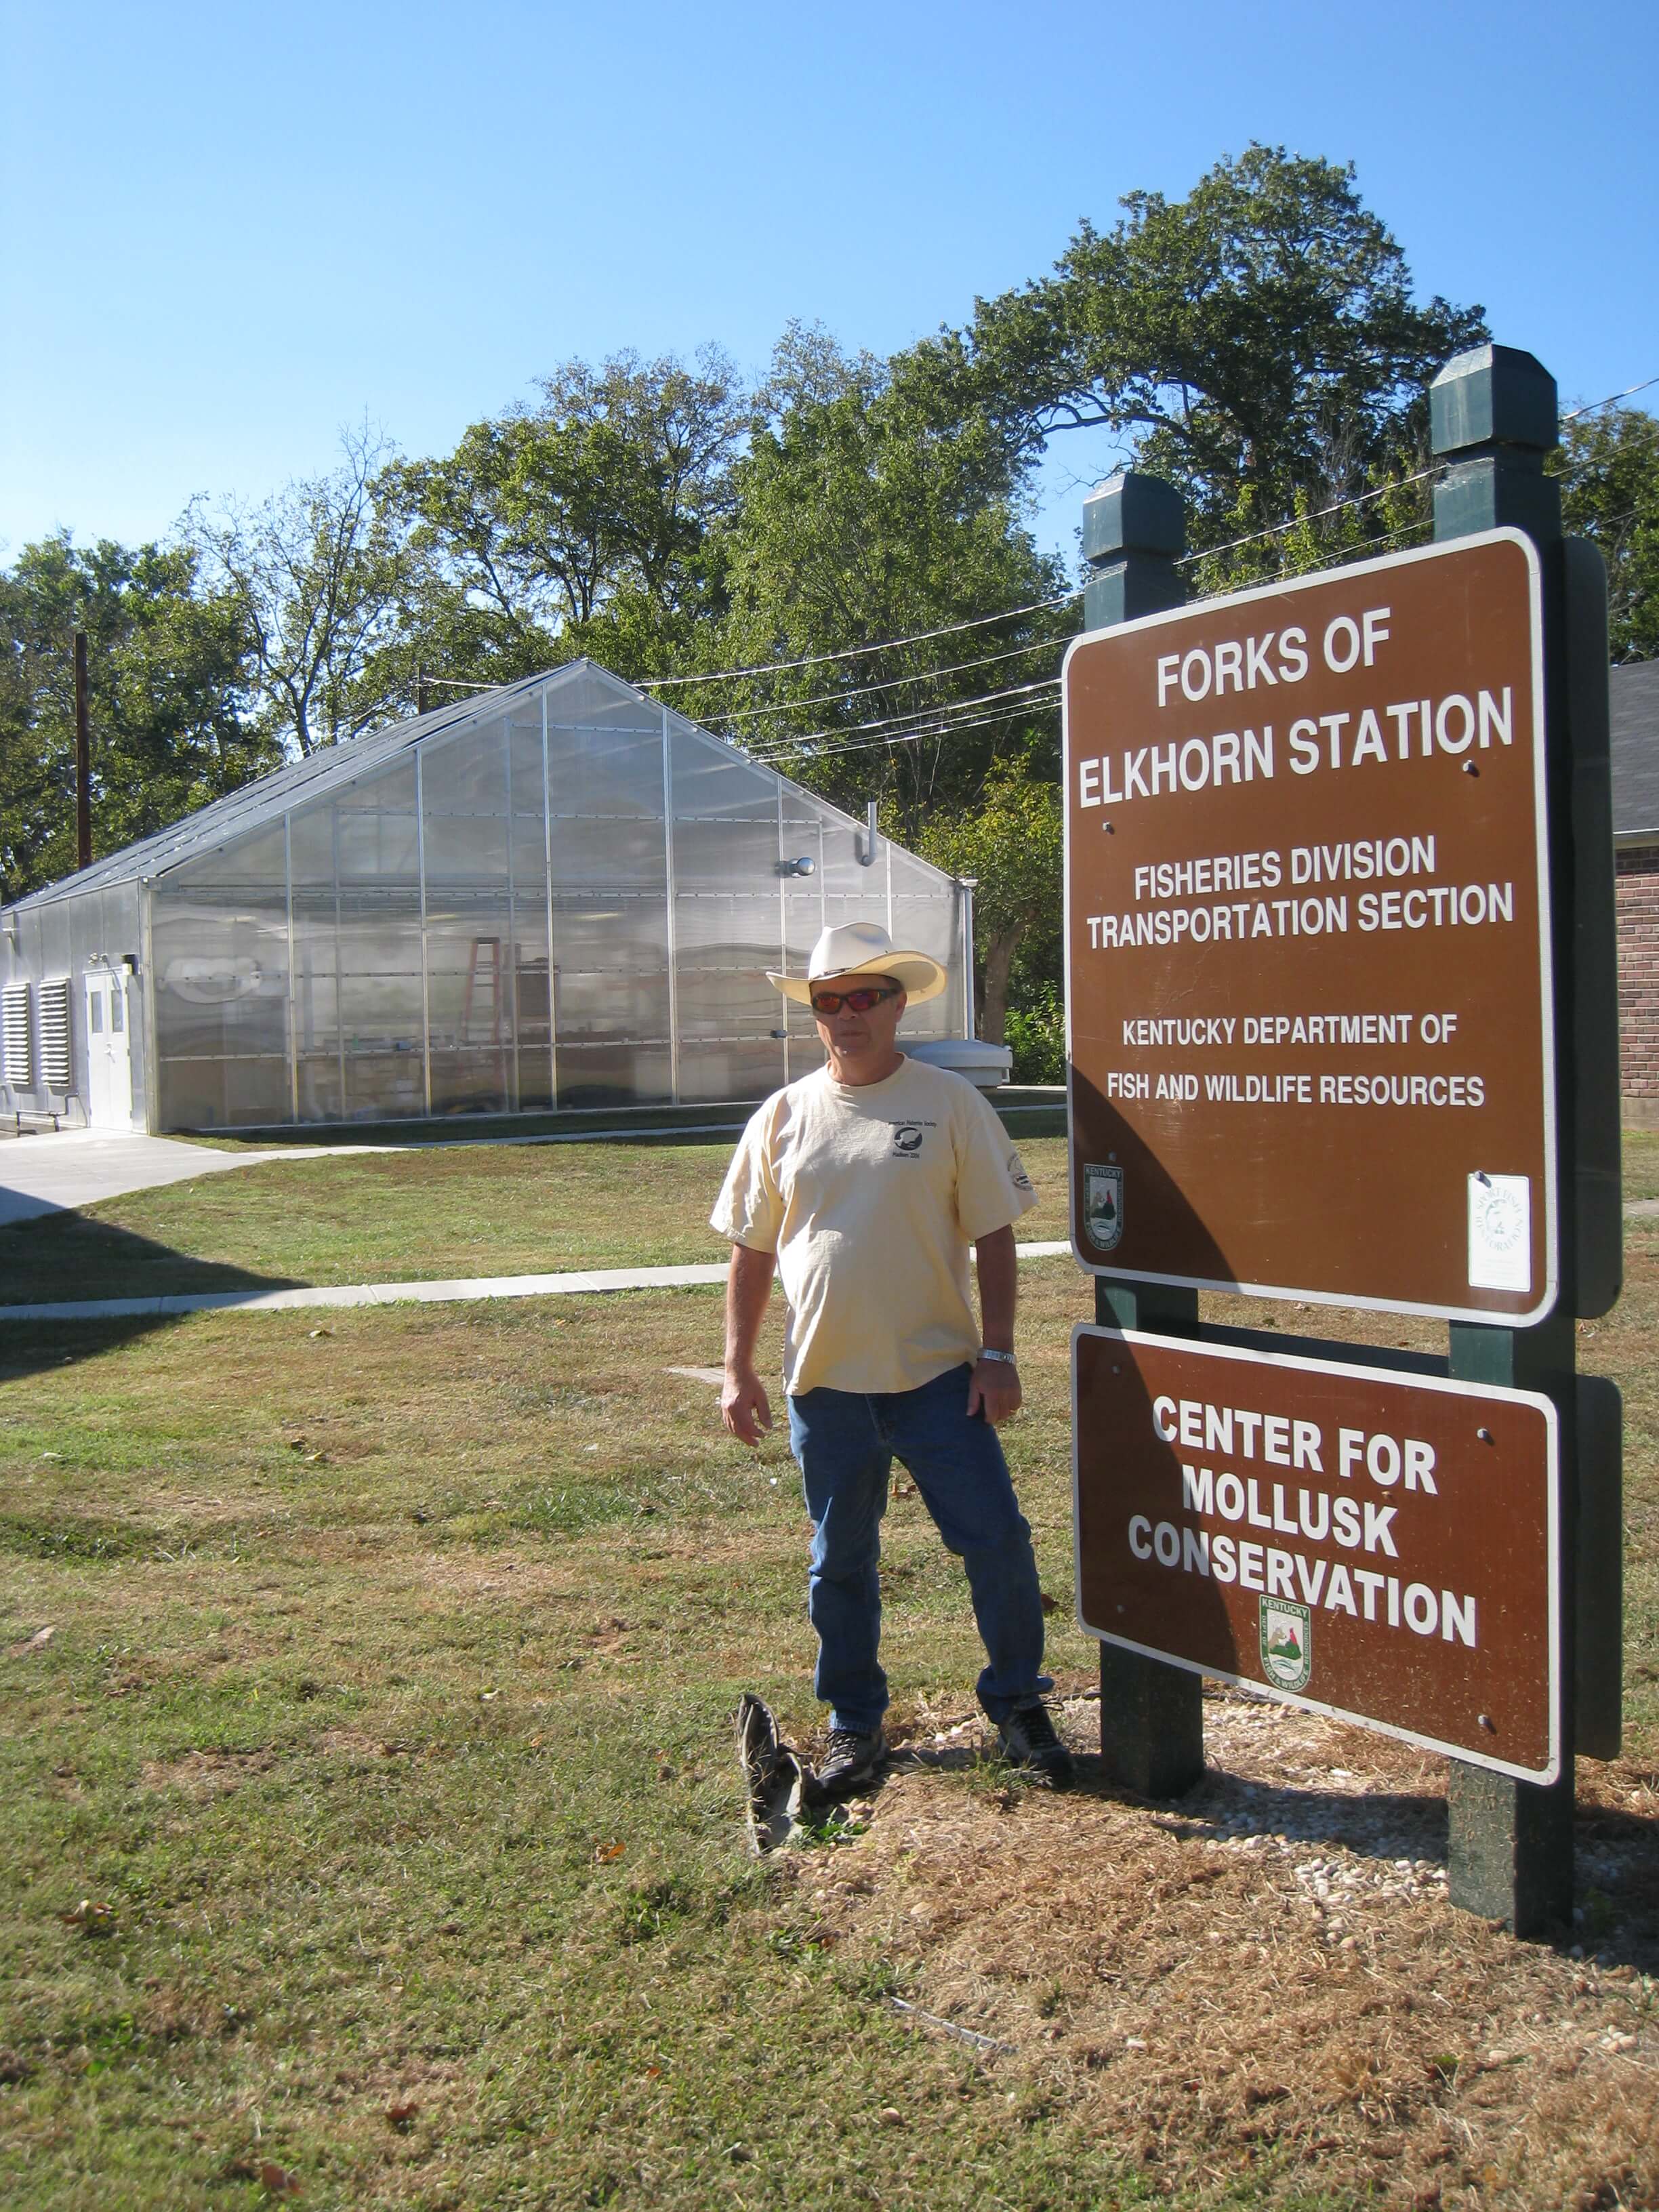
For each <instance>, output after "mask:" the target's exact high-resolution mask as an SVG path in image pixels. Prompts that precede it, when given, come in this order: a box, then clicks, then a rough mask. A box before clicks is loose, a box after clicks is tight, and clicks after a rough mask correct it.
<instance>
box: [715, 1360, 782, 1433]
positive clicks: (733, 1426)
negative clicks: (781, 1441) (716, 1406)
mask: <svg viewBox="0 0 1659 2212" xmlns="http://www.w3.org/2000/svg"><path fill="white" fill-rule="evenodd" d="M720 1419H721V1420H723V1421H724V1422H725V1424H726V1427H727V1428H728V1429H729V1430H730V1431H731V1432H732V1435H733V1436H734V1437H736V1438H737V1439H738V1443H744V1444H757V1443H759V1442H760V1440H761V1438H762V1437H763V1436H765V1435H766V1434H767V1432H768V1431H769V1429H770V1428H771V1426H772V1404H771V1401H770V1400H769V1398H768V1396H767V1395H766V1385H765V1384H764V1383H763V1382H762V1381H761V1379H760V1376H758V1375H757V1374H756V1372H755V1370H754V1369H753V1368H752V1367H740V1368H732V1367H728V1368H727V1369H726V1382H725V1384H724V1386H723V1387H722V1389H721V1391H720Z"/></svg>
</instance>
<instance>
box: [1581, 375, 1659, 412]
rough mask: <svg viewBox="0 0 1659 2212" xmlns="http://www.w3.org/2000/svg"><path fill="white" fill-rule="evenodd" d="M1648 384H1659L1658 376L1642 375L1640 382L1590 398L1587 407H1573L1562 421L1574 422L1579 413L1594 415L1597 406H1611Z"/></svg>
mask: <svg viewBox="0 0 1659 2212" xmlns="http://www.w3.org/2000/svg"><path fill="white" fill-rule="evenodd" d="M1650 384H1659V376H1647V377H1644V378H1643V380H1642V381H1641V383H1640V384H1627V385H1626V386H1625V388H1624V390H1623V391H1622V392H1608V394H1607V398H1605V399H1592V400H1591V401H1590V403H1589V406H1588V407H1575V408H1574V409H1573V410H1572V412H1571V415H1564V416H1562V417H1561V420H1562V421H1563V422H1577V420H1578V417H1579V416H1581V415H1594V414H1595V411H1596V410H1597V409H1598V408H1601V407H1612V406H1613V405H1615V404H1617V402H1618V401H1620V399H1628V398H1631V397H1632V394H1634V393H1636V392H1645V391H1646V390H1647V388H1648V386H1650Z"/></svg>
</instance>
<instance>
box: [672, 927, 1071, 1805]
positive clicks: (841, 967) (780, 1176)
mask: <svg viewBox="0 0 1659 2212" xmlns="http://www.w3.org/2000/svg"><path fill="white" fill-rule="evenodd" d="M769 981H772V982H773V983H775V985H776V986H777V987H778V989H779V990H781V992H782V993H783V994H784V995H785V997H786V998H789V999H792V1000H795V1001H796V1002H797V1003H798V1004H805V1005H810V1006H811V1009H812V1012H813V1014H814V1015H815V1017H816V1018H817V1027H818V1036H819V1037H820V1039H821V1040H822V1042H823V1048H824V1051H825V1053H826V1054H827V1055H828V1061H827V1065H826V1066H823V1068H820V1069H817V1070H816V1071H815V1072H814V1073H812V1074H811V1075H808V1076H805V1077H803V1078H802V1079H801V1080H800V1081H799V1082H798V1083H792V1084H790V1085H788V1086H787V1089H785V1090H782V1091H777V1092H775V1094H774V1095H773V1096H772V1097H770V1098H769V1099H768V1100H767V1102H766V1103H765V1104H764V1105H763V1107H762V1108H761V1109H760V1111H759V1112H758V1113H757V1115H755V1116H754V1118H753V1119H752V1120H751V1121H750V1124H749V1127H747V1129H746V1130H745V1131H744V1135H743V1139H742V1142H741V1143H740V1144H739V1145H738V1150H737V1153H736V1156H735V1158H733V1160H732V1166H731V1170H730V1172H729V1173H728V1174H727V1176H726V1184H725V1188H723V1189H722V1190H721V1192H720V1202H719V1204H718V1205H717V1206H715V1208H714V1215H713V1217H712V1218H713V1225H714V1228H715V1229H717V1230H718V1231H720V1234H721V1235H722V1236H723V1237H729V1238H730V1239H731V1241H732V1267H731V1273H730V1275H729V1277H728V1279H727V1285H726V1381H725V1387H724V1389H723V1391H722V1393H721V1397H720V1411H721V1414H722V1416H723V1418H724V1419H725V1423H726V1427H727V1428H728V1429H729V1430H730V1431H731V1432H732V1435H733V1436H734V1437H738V1438H739V1439H741V1441H742V1442H743V1443H748V1444H755V1443H759V1441H760V1438H761V1436H762V1434H763V1432H764V1431H766V1430H768V1429H769V1428H770V1426H771V1423H772V1413H771V1407H770V1404H769V1401H768V1398H767V1394H766V1390H765V1388H764V1386H763V1383H762V1382H761V1379H760V1376H758V1375H757V1372H756V1370H755V1346H756V1343H757V1340H758V1338H759V1334H760V1328H761V1323H762V1321H763V1318H764V1316H765V1312H766V1305H767V1301H768V1298H769V1296H770V1293H771V1287H772V1273H773V1268H774V1264H775V1265H776V1268H777V1271H778V1273H780V1274H781V1277H782V1279H783V1289H784V1296H785V1298H786V1299H787V1304H788V1332H787V1339H786V1343H785V1351H784V1381H785V1388H786V1390H787V1395H788V1407H789V1441H790V1446H791V1449H793V1453H794V1455H795V1458H796V1460H797V1462H799V1467H800V1470H801V1480H802V1483H803V1486H804V1488H805V1493H806V1508H807V1511H808V1512H809V1513H810V1514H811V1516H812V1522H813V1537H812V1550H811V1570H810V1573H809V1577H808V1613H809V1615H810V1618H811V1623H812V1626H813V1627H814V1628H815V1629H816V1630H817V1638H818V1663H817V1675H816V1678H815V1681H814V1687H815V1689H816V1690H817V1694H818V1696H819V1697H820V1698H822V1699H823V1700H824V1701H825V1703H826V1704H827V1705H829V1709H830V1711H829V1721H830V1730H829V1750H828V1754H827V1756H826V1758H825V1759H824V1760H823V1764H822V1765H821V1766H820V1768H819V1770H818V1789H819V1792H820V1794H821V1795H822V1796H824V1797H834V1796H845V1795H847V1794H848V1792H849V1791H851V1790H856V1789H858V1788H859V1787H860V1785H861V1784H864V1783H865V1782H867V1781H868V1780H869V1779H870V1778H872V1776H873V1775H874V1774H876V1773H877V1772H878V1771H879V1770H880V1768H881V1766H882V1765H883V1764H884V1760H885V1758H886V1740H885V1737H884V1733H883V1729H882V1716H883V1714H884V1711H886V1707H887V1678H886V1676H885V1674H884V1673H883V1672H882V1669H881V1665H880V1662H879V1659H878V1644H879V1640H880V1635H881V1587H880V1581H879V1577H878V1561H879V1559H880V1556H881V1518H882V1515H883V1514H884V1512H885V1510H886V1508H887V1479H888V1474H889V1472H890V1468H891V1465H892V1462H893V1460H894V1459H895V1458H897V1459H898V1460H899V1461H901V1462H902V1464H903V1465H904V1467H905V1468H908V1471H909V1474H910V1475H911V1477H912V1479H913V1480H914V1481H915V1486H916V1488H917V1490H918V1492H920V1493H921V1498H922V1499H923V1502H924V1503H925V1504H926V1505H927V1510H928V1511H929V1512H930V1513H931V1514H932V1515H933V1520H934V1522H935V1523H936V1524H937V1526H938V1528H939V1534H940V1535H941V1536H942V1537H943V1538H944V1540H945V1544H946V1545H947V1546H948V1547H949V1548H950V1549H951V1551H953V1552H955V1553H958V1554H959V1555H960V1557H961V1559H962V1561H963V1566H964V1567H965V1569H966V1570H967V1575H968V1584H969V1590H970V1592H971V1594H972V1597H973V1603H974V1613H975V1619H976V1620H977V1622H978V1624H979V1631H980V1635H981V1638H982V1639H983V1642H984V1644H985V1649H986V1655H987V1665H986V1667H985V1669H984V1671H983V1673H982V1674H981V1675H980V1678H979V1697H980V1702H981V1705H983V1707H984V1709H985V1711H986V1713H987V1716H988V1717H989V1718H990V1719H991V1720H992V1722H993V1723H994V1724H995V1726H996V1728H997V1730H998V1733H999V1735H1000V1737H1001V1740H1002V1745H1003V1749H1004V1752H1005V1753H1006V1756H1007V1757H1008V1758H1009V1759H1012V1760H1015V1761H1016V1762H1018V1764H1019V1765H1024V1766H1026V1767H1029V1768H1030V1769H1032V1770H1033V1771H1036V1773H1037V1774H1039V1775H1040V1776H1041V1777H1042V1778H1044V1779H1045V1780H1046V1781H1047V1782H1048V1783H1049V1784H1050V1785H1051V1786H1053V1787H1054V1788H1057V1789H1063V1788H1064V1787H1066V1784H1068V1783H1069V1782H1070V1781H1071V1779H1072V1765H1071V1760H1070V1759H1069V1758H1068V1757H1067V1755H1066V1750H1065V1748H1064V1747H1063V1746H1062V1745H1061V1743H1060V1741H1059V1739H1058V1738H1057V1737H1056V1735H1055V1734H1054V1724H1053V1723H1052V1722H1051V1721H1050V1719H1049V1717H1048V1713H1047V1711H1045V1710H1044V1708H1043V1705H1042V1692H1043V1691H1045V1690H1048V1689H1052V1688H1053V1686H1054V1685H1053V1683H1052V1682H1051V1681H1050V1680H1048V1677H1047V1676H1046V1675H1044V1674H1042V1594H1041V1592H1040V1590H1039V1589H1038V1587H1037V1576H1036V1561H1035V1559H1033V1557H1032V1554H1031V1534H1030V1528H1028V1527H1027V1525H1026V1523H1025V1521H1024V1518H1023V1516H1021V1513H1020V1510H1019V1504H1018V1499H1017V1498H1015V1496H1014V1489H1013V1485H1012V1482H1011V1480H1009V1475H1008V1466H1007V1462H1006V1460H1005V1459H1004V1457H1003V1455H1002V1447H1001V1445H1000V1443H999V1442H998V1440H997V1434H996V1431H997V1428H998V1426H999V1425H1000V1423H1002V1422H1004V1421H1006V1420H1007V1419H1009V1417H1010V1416H1011V1415H1012V1414H1013V1413H1016V1412H1018V1407H1019V1403H1020V1384H1019V1370H1018V1365H1017V1364H1016V1362H1015V1358H1014V1302H1015V1290H1016V1272H1017V1261H1016V1258H1015V1253H1014V1232H1013V1224H1014V1222H1015V1221H1016V1220H1018V1218H1019V1216H1020V1215H1021V1214H1022V1213H1024V1212H1027V1211H1029V1209H1030V1207H1031V1206H1034V1205H1035V1204H1036V1197H1035V1195H1034V1194H1033V1192H1032V1189H1031V1185H1030V1179H1029V1177H1028V1176H1026V1173H1025V1170H1024V1168H1023V1167H1022V1166H1021V1165H1020V1161H1019V1155H1018V1152H1015V1151H1014V1149H1013V1148H1012V1146H1011V1145H1010V1144H1009V1142H1008V1139H1007V1138H1006V1135H1005V1133H1004V1132H1003V1128H1002V1125H1001V1123H1000V1121H998V1119H997V1117H996V1115H995V1114H994V1112H993V1111H992V1109H991V1107H990V1105H989V1104H988V1103H987V1101H986V1100H985V1099H984V1098H982V1097H981V1096H980V1094H979V1092H978V1091H975V1088H974V1086H973V1085H972V1084H970V1083H969V1082H967V1081H965V1080H964V1079H963V1077H961V1076H959V1075H953V1074H951V1073H950V1072H949V1071H948V1070H947V1069H945V1068H939V1067H933V1066H928V1065H927V1063H926V1062H924V1061H921V1060H910V1059H908V1058H907V1057H906V1055H905V1054H903V1053H902V1052H901V1051H900V1050H899V1049H898V1047H897V1044H896V1042H895V1037H896V1031H897V1029H898V1025H899V1023H900V1022H901V1020H902V1018H903V1015H904V1010H905V1007H906V1006H907V1005H908V1003H909V1002H910V1000H912V999H915V1000H916V1001H917V1002H918V1003H921V1001H923V1000H927V999H932V998H936V997H937V996H938V995H939V993H940V992H941V991H943V989H944V988H945V970H944V969H942V968H941V967H940V966H939V963H938V962H937V961H936V960H933V959H930V958H929V957H928V956H927V954H926V953H922V952H907V951H896V950H895V948H894V945H893V943H892V940H891V939H890V937H889V936H888V933H887V932H886V931H885V930H884V929H882V928H880V927H877V926H876V925H875V924H874V923H871V922H849V923H847V924H845V925H844V926H842V927H839V928H833V929H826V930H825V931H824V933H823V936H822V937H820V938H819V939H818V941H817V945H816V946H815V947H814V948H813V951H812V956H811V960H810V961H809V962H808V963H807V972H806V975H805V978H802V977H799V976H787V975H772V976H771V977H769ZM970 1244H972V1245H974V1246H975V1248H976V1255H977V1271H978V1276H979V1293H980V1306H981V1314H982V1316H983V1330H982V1333H981V1328H979V1327H978V1326H977V1325H976V1324H975V1320H974V1312H973V1306H972V1304H971V1301H970V1297H969V1286H968V1250H969V1245H970Z"/></svg>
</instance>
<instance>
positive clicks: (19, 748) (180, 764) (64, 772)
mask: <svg viewBox="0 0 1659 2212" xmlns="http://www.w3.org/2000/svg"><path fill="white" fill-rule="evenodd" d="M77 629H84V630H85V631H86V632H87V634H88V656H87V658H88V693H89V702H88V703H89V710H90V712H89V720H90V724H91V765H92V829H93V852H94V857H96V856H98V855H100V854H105V853H109V852H113V851H115V850H116V849H117V848H119V847H120V846H122V845H125V844H127V843H130V842H131V841H132V840H133V839H134V838H137V837H142V836H148V835H149V833H150V832H151V831H152V830H155V829H162V828H164V827H165V826H166V825H167V823H169V822H173V821H176V820H177V819H178V817H179V816H180V815H183V814H187V813H189V812H190V811H191V809H192V808H194V807H197V806H200V805H205V803H206V802H207V801H208V800H209V799H216V798H218V797H220V796H222V794H223V793H225V792H228V791H233V790H234V789H235V788H236V787H238V786H239V785H240V784H242V783H245V782H246V781H248V780H249V779H250V778H251V777H252V776H255V775H261V774H263V773H264V770H265V769H268V768H270V767H273V766H275V765H276V763H277V762H278V761H279V759H280V757H281V756H280V751H279V749H278V747H277V745H276V743H275V741H274V740H273V738H271V737H270V734H269V733H268V732H264V731H262V730H260V729H258V728H256V727H253V726H251V725H250V723H249V722H248V720H246V718H245V715H244V712H243V708H244V702H245V698H246V686H247V684H248V682H249V680H250V676H251V659H252V654H251V644H250V640H249V638H248V635H247V632H246V626H245V623H244V621H243V613H242V608H241V605H240V601H239V600H238V599H237V598H236V596H235V594H234V593H233V592H228V591H225V590H222V589H218V590H216V589H214V588H212V586H210V585H208V584H206V583H204V579H203V577H202V575H201V573H200V568H199V565H198V562H197V557H196V556H195V555H194V554H193V553H192V552H191V550H189V549H188V548H185V547H182V546H174V547H172V548H167V549H163V548H161V547H158V546H155V545H147V546H143V547H142V548H140V549H138V550H136V551H134V550H129V549H127V548H125V547H124V546H120V545H117V544H112V543H110V542H109V541H107V540H105V541H103V542H100V544H97V545H94V546H92V547H90V548H88V549H85V550H82V549H81V548H78V547H76V545H75V544H73V543H72V542H71V540H70V538H69V536H68V535H67V533H64V534H60V535H59V536H58V537H55V538H46V539H44V540H43V541H42V542H41V543H40V544H33V545H28V546H26V547H25V548H24V549H23V551H22V552H21V555H20V556H18V559H17V560H16V562H15V563H14V565H13V566H12V568H10V569H9V571H7V572H5V573H3V574H0V879H3V880H0V893H3V896H4V897H6V898H7V899H14V898H18V897H21V896H22V895H23V894H24V893H25V892H27V891H30V890H37V889H39V887H40V885H41V884H46V883H50V882H52V880H54V879H55V878H58V877H59V876H64V875H67V874H69V873H70V872H71V871H72V870H73V868H74V867H75V865H76V848H75V696H74V674H73V659H72V641H73V638H74V634H75V632H76V630H77Z"/></svg>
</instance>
